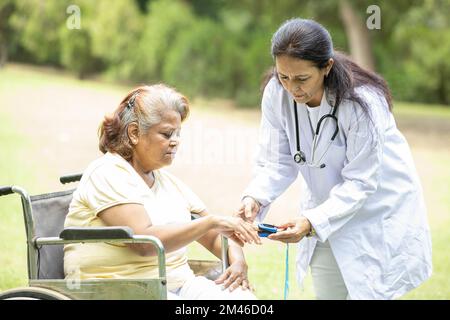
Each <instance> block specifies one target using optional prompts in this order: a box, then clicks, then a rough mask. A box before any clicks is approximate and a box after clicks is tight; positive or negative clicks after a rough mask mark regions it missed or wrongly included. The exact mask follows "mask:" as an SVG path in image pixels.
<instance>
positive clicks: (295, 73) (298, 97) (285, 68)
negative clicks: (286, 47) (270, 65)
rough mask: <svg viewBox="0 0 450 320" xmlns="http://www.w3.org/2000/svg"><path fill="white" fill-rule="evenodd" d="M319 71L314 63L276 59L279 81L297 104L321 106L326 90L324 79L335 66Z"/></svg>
mask: <svg viewBox="0 0 450 320" xmlns="http://www.w3.org/2000/svg"><path fill="white" fill-rule="evenodd" d="M330 60H331V62H330V63H329V66H328V67H325V68H323V69H319V68H318V67H317V66H316V65H315V64H314V63H313V62H312V61H309V60H303V59H298V58H294V57H291V56H288V55H280V56H277V57H276V58H275V64H276V68H277V74H278V79H280V82H281V84H282V85H283V87H284V89H286V90H287V91H288V92H289V93H290V94H291V95H292V97H293V99H294V100H295V101H296V102H297V103H299V104H300V103H306V104H308V105H309V106H310V107H317V106H319V105H320V101H321V100H322V95H323V90H324V84H323V82H324V78H325V75H326V74H328V72H329V69H331V66H332V64H333V61H332V59H330Z"/></svg>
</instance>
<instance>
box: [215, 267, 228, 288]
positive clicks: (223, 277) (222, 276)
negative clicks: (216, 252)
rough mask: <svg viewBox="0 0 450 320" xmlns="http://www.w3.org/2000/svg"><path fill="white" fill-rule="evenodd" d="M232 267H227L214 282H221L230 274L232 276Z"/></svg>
mask: <svg viewBox="0 0 450 320" xmlns="http://www.w3.org/2000/svg"><path fill="white" fill-rule="evenodd" d="M230 273H231V271H230V269H229V268H228V269H226V270H225V272H224V273H222V274H221V275H220V276H219V277H218V278H217V279H216V280H214V282H215V283H216V284H221V283H223V282H224V281H225V280H226V279H227V278H228V277H229V276H230Z"/></svg>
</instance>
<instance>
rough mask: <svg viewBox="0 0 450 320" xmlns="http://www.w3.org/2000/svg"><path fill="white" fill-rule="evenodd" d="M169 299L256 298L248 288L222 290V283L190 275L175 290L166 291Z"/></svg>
mask: <svg viewBox="0 0 450 320" xmlns="http://www.w3.org/2000/svg"><path fill="white" fill-rule="evenodd" d="M167 299H169V300H178V299H183V300H256V297H255V295H254V294H253V293H252V292H251V291H250V290H243V289H242V288H240V287H239V288H236V289H235V290H233V291H232V292H230V291H229V289H225V290H222V285H217V284H215V283H214V281H211V280H209V279H206V278H205V277H201V276H200V277H196V276H194V277H191V278H189V279H188V280H187V281H186V282H185V284H184V285H183V286H182V287H181V288H179V289H178V290H176V291H174V292H173V291H172V292H171V291H168V292H167Z"/></svg>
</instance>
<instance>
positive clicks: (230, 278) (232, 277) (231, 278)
mask: <svg viewBox="0 0 450 320" xmlns="http://www.w3.org/2000/svg"><path fill="white" fill-rule="evenodd" d="M238 277H239V274H238V273H230V275H229V276H228V279H226V280H225V282H224V283H223V287H224V289H226V288H228V287H229V286H230V285H231V284H232V283H233V282H234V281H235V280H236V278H238Z"/></svg>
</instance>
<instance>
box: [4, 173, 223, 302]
mask: <svg viewBox="0 0 450 320" xmlns="http://www.w3.org/2000/svg"><path fill="white" fill-rule="evenodd" d="M81 176H82V174H71V175H66V176H62V177H61V178H60V182H61V183H62V184H66V183H71V182H77V181H79V180H80V179H81ZM74 191H75V189H71V190H66V191H60V192H52V193H46V194H41V195H34V196H30V195H29V194H28V193H27V192H26V191H25V190H24V189H23V188H21V187H18V186H3V187H0V196H5V195H8V194H12V193H17V194H19V195H20V196H21V201H22V209H23V216H24V222H25V232H26V239H27V265H28V287H20V288H14V289H10V290H7V291H4V292H0V300H3V299H23V300H78V299H80V300H165V299H167V279H166V266H165V251H164V246H163V244H162V242H161V241H160V240H159V239H158V238H156V237H154V236H149V235H135V234H133V231H132V229H131V228H129V227H86V228H74V227H70V228H64V221H65V218H66V215H67V213H68V209H69V204H70V202H71V200H72V195H73V192H74ZM191 218H192V219H196V218H198V215H195V214H193V215H192V216H191ZM92 242H108V243H151V244H152V245H154V246H155V247H156V249H157V252H158V254H157V255H158V271H159V275H158V277H156V278H152V279H89V280H88V279H87V280H68V279H64V265H63V262H64V252H63V246H64V245H65V244H69V243H92ZM188 263H189V266H190V267H191V269H192V270H193V271H194V273H195V274H196V275H202V276H205V277H206V278H208V279H211V280H214V279H216V278H217V277H218V276H219V275H220V274H221V273H222V272H223V271H224V270H225V269H226V268H227V267H228V241H227V238H225V237H223V236H222V254H221V260H217V261H213V260H189V261H188Z"/></svg>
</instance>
